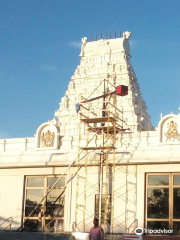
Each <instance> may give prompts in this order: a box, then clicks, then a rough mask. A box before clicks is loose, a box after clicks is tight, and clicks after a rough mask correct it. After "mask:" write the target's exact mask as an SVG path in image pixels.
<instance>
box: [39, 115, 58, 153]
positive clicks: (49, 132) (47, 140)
mask: <svg viewBox="0 0 180 240" xmlns="http://www.w3.org/2000/svg"><path fill="white" fill-rule="evenodd" d="M36 146H37V150H52V149H58V148H59V127H58V126H57V122H56V121H54V120H52V121H49V122H46V123H43V124H41V125H40V126H39V128H38V129H37V132H36Z"/></svg>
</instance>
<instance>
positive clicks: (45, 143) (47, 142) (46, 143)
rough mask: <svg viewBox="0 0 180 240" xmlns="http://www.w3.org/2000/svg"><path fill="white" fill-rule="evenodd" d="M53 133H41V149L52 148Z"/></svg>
mask: <svg viewBox="0 0 180 240" xmlns="http://www.w3.org/2000/svg"><path fill="white" fill-rule="evenodd" d="M54 139H55V134H54V132H50V131H49V130H48V131H47V132H46V133H44V132H43V133H42V135H41V143H42V147H54Z"/></svg>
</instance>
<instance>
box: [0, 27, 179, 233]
mask: <svg viewBox="0 0 180 240" xmlns="http://www.w3.org/2000/svg"><path fill="white" fill-rule="evenodd" d="M130 36H131V33H130V32H124V33H123V37H120V38H115V39H101V40H97V41H88V40H87V38H86V37H84V38H82V46H81V52H80V64H79V65H78V66H77V68H76V70H75V72H74V75H73V76H72V78H71V81H70V83H69V85H68V89H67V91H66V93H65V95H64V97H62V98H61V102H60V104H59V105H60V107H59V109H57V111H56V112H55V115H54V116H52V118H53V117H54V118H53V120H51V121H48V122H45V123H42V124H41V125H40V126H39V128H38V129H37V130H36V129H35V132H36V134H35V136H34V137H29V138H12V139H0V223H1V222H3V221H4V220H6V219H7V218H9V217H12V218H13V225H12V229H13V230H17V229H19V230H24V231H44V232H48V231H58V232H89V230H90V228H91V227H92V221H93V219H94V218H95V217H96V218H98V219H99V223H100V225H101V226H102V227H103V228H104V231H105V232H106V233H109V234H110V233H133V232H134V230H135V228H136V227H141V228H143V229H144V228H146V229H173V231H174V234H180V204H179V202H180V114H178V115H175V114H169V115H166V116H164V117H162V118H161V120H160V122H159V124H158V127H156V128H155V127H154V126H152V123H151V117H150V115H149V114H148V112H147V107H146V103H145V101H144V100H143V97H142V94H141V92H140V87H139V84H138V81H137V78H136V74H135V72H134V69H133V67H132V65H131V61H130V59H131V55H130V45H129V38H130ZM137 61H138V59H137ZM3 227H5V225H4V226H1V228H3Z"/></svg>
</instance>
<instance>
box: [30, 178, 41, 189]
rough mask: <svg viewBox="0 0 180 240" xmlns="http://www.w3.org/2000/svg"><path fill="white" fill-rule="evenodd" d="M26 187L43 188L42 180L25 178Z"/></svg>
mask: <svg viewBox="0 0 180 240" xmlns="http://www.w3.org/2000/svg"><path fill="white" fill-rule="evenodd" d="M27 187H44V178H42V177H41V178H40V177H37V178H27Z"/></svg>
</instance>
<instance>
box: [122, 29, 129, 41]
mask: <svg viewBox="0 0 180 240" xmlns="http://www.w3.org/2000/svg"><path fill="white" fill-rule="evenodd" d="M130 36H131V32H127V31H126V32H124V33H123V38H125V39H128V40H129V38H130Z"/></svg>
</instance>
